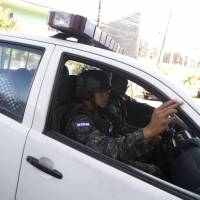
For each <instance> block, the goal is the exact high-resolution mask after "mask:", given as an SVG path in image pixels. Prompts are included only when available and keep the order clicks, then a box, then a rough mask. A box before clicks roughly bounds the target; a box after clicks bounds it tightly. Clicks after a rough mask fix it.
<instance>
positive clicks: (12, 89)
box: [0, 43, 42, 121]
mask: <svg viewBox="0 0 200 200" xmlns="http://www.w3.org/2000/svg"><path fill="white" fill-rule="evenodd" d="M41 57H42V50H37V49H34V48H26V47H22V46H18V45H10V44H5V43H0V112H1V113H3V114H6V115H8V116H9V117H12V118H14V119H16V120H18V121H21V120H22V119H23V115H24V111H25V107H26V103H27V99H28V95H29V92H30V89H31V85H32V81H33V78H34V75H35V72H36V70H37V68H38V65H39V63H40V60H41Z"/></svg>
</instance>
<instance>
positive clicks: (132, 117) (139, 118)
mask: <svg viewBox="0 0 200 200" xmlns="http://www.w3.org/2000/svg"><path fill="white" fill-rule="evenodd" d="M111 84H112V90H111V93H110V98H109V103H108V109H109V111H110V112H111V113H113V114H115V115H118V117H120V118H121V119H122V120H125V121H126V122H127V123H128V124H131V125H133V126H138V127H144V126H146V125H147V124H148V123H149V121H150V119H151V115H152V113H153V110H154V108H153V107H151V106H150V105H148V104H145V103H140V102H137V101H136V100H135V99H133V98H131V97H129V96H128V95H126V90H127V87H128V80H127V79H126V78H124V77H122V76H120V75H118V74H112V78H111Z"/></svg>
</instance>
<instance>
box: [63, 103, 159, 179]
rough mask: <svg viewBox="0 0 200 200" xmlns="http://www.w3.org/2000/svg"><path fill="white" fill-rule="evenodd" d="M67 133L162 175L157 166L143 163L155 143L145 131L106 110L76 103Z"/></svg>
mask: <svg viewBox="0 0 200 200" xmlns="http://www.w3.org/2000/svg"><path fill="white" fill-rule="evenodd" d="M65 134H66V135H67V136H69V137H71V138H73V139H75V140H77V141H79V142H81V143H82V144H85V145H87V146H88V147H91V148H92V149H94V150H95V151H97V152H99V153H102V154H105V155H107V156H109V157H111V158H113V159H118V160H120V161H123V162H126V163H129V164H131V165H132V166H134V167H137V168H139V169H142V170H144V171H146V172H147V173H150V174H153V175H156V176H160V174H161V172H160V169H159V168H157V167H156V166H155V165H153V164H147V163H143V162H139V161H140V158H142V157H143V156H147V157H148V156H150V154H151V151H152V150H153V146H152V145H150V144H147V143H145V141H144V134H143V130H142V129H138V128H136V127H133V126H129V125H128V124H126V123H124V122H123V121H122V120H121V119H119V118H118V117H116V116H114V115H111V114H109V113H108V112H106V111H105V110H104V111H102V110H98V109H94V110H92V111H90V110H88V108H87V107H86V106H84V105H83V104H78V105H76V107H75V108H74V110H73V111H72V112H71V114H70V115H68V116H67V119H66V127H65ZM136 160H139V161H136ZM142 161H143V160H142Z"/></svg>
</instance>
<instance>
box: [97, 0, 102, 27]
mask: <svg viewBox="0 0 200 200" xmlns="http://www.w3.org/2000/svg"><path fill="white" fill-rule="evenodd" d="M100 17H101V0H99V8H98V17H97V26H99V24H100Z"/></svg>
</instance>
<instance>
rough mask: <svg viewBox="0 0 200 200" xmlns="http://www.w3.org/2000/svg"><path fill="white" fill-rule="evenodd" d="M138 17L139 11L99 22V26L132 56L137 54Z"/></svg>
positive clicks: (126, 53) (139, 15) (125, 52)
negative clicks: (104, 22)
mask: <svg viewBox="0 0 200 200" xmlns="http://www.w3.org/2000/svg"><path fill="white" fill-rule="evenodd" d="M140 17H141V13H140V12H137V13H134V14H132V15H129V16H127V17H123V18H120V19H118V20H115V21H111V22H109V23H108V24H101V28H102V29H103V30H104V31H106V32H107V33H108V34H109V35H111V37H113V38H114V40H116V41H117V42H118V43H119V44H120V45H121V46H122V47H123V48H124V54H125V55H128V56H131V57H134V58H137V55H138V45H139V29H140Z"/></svg>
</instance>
